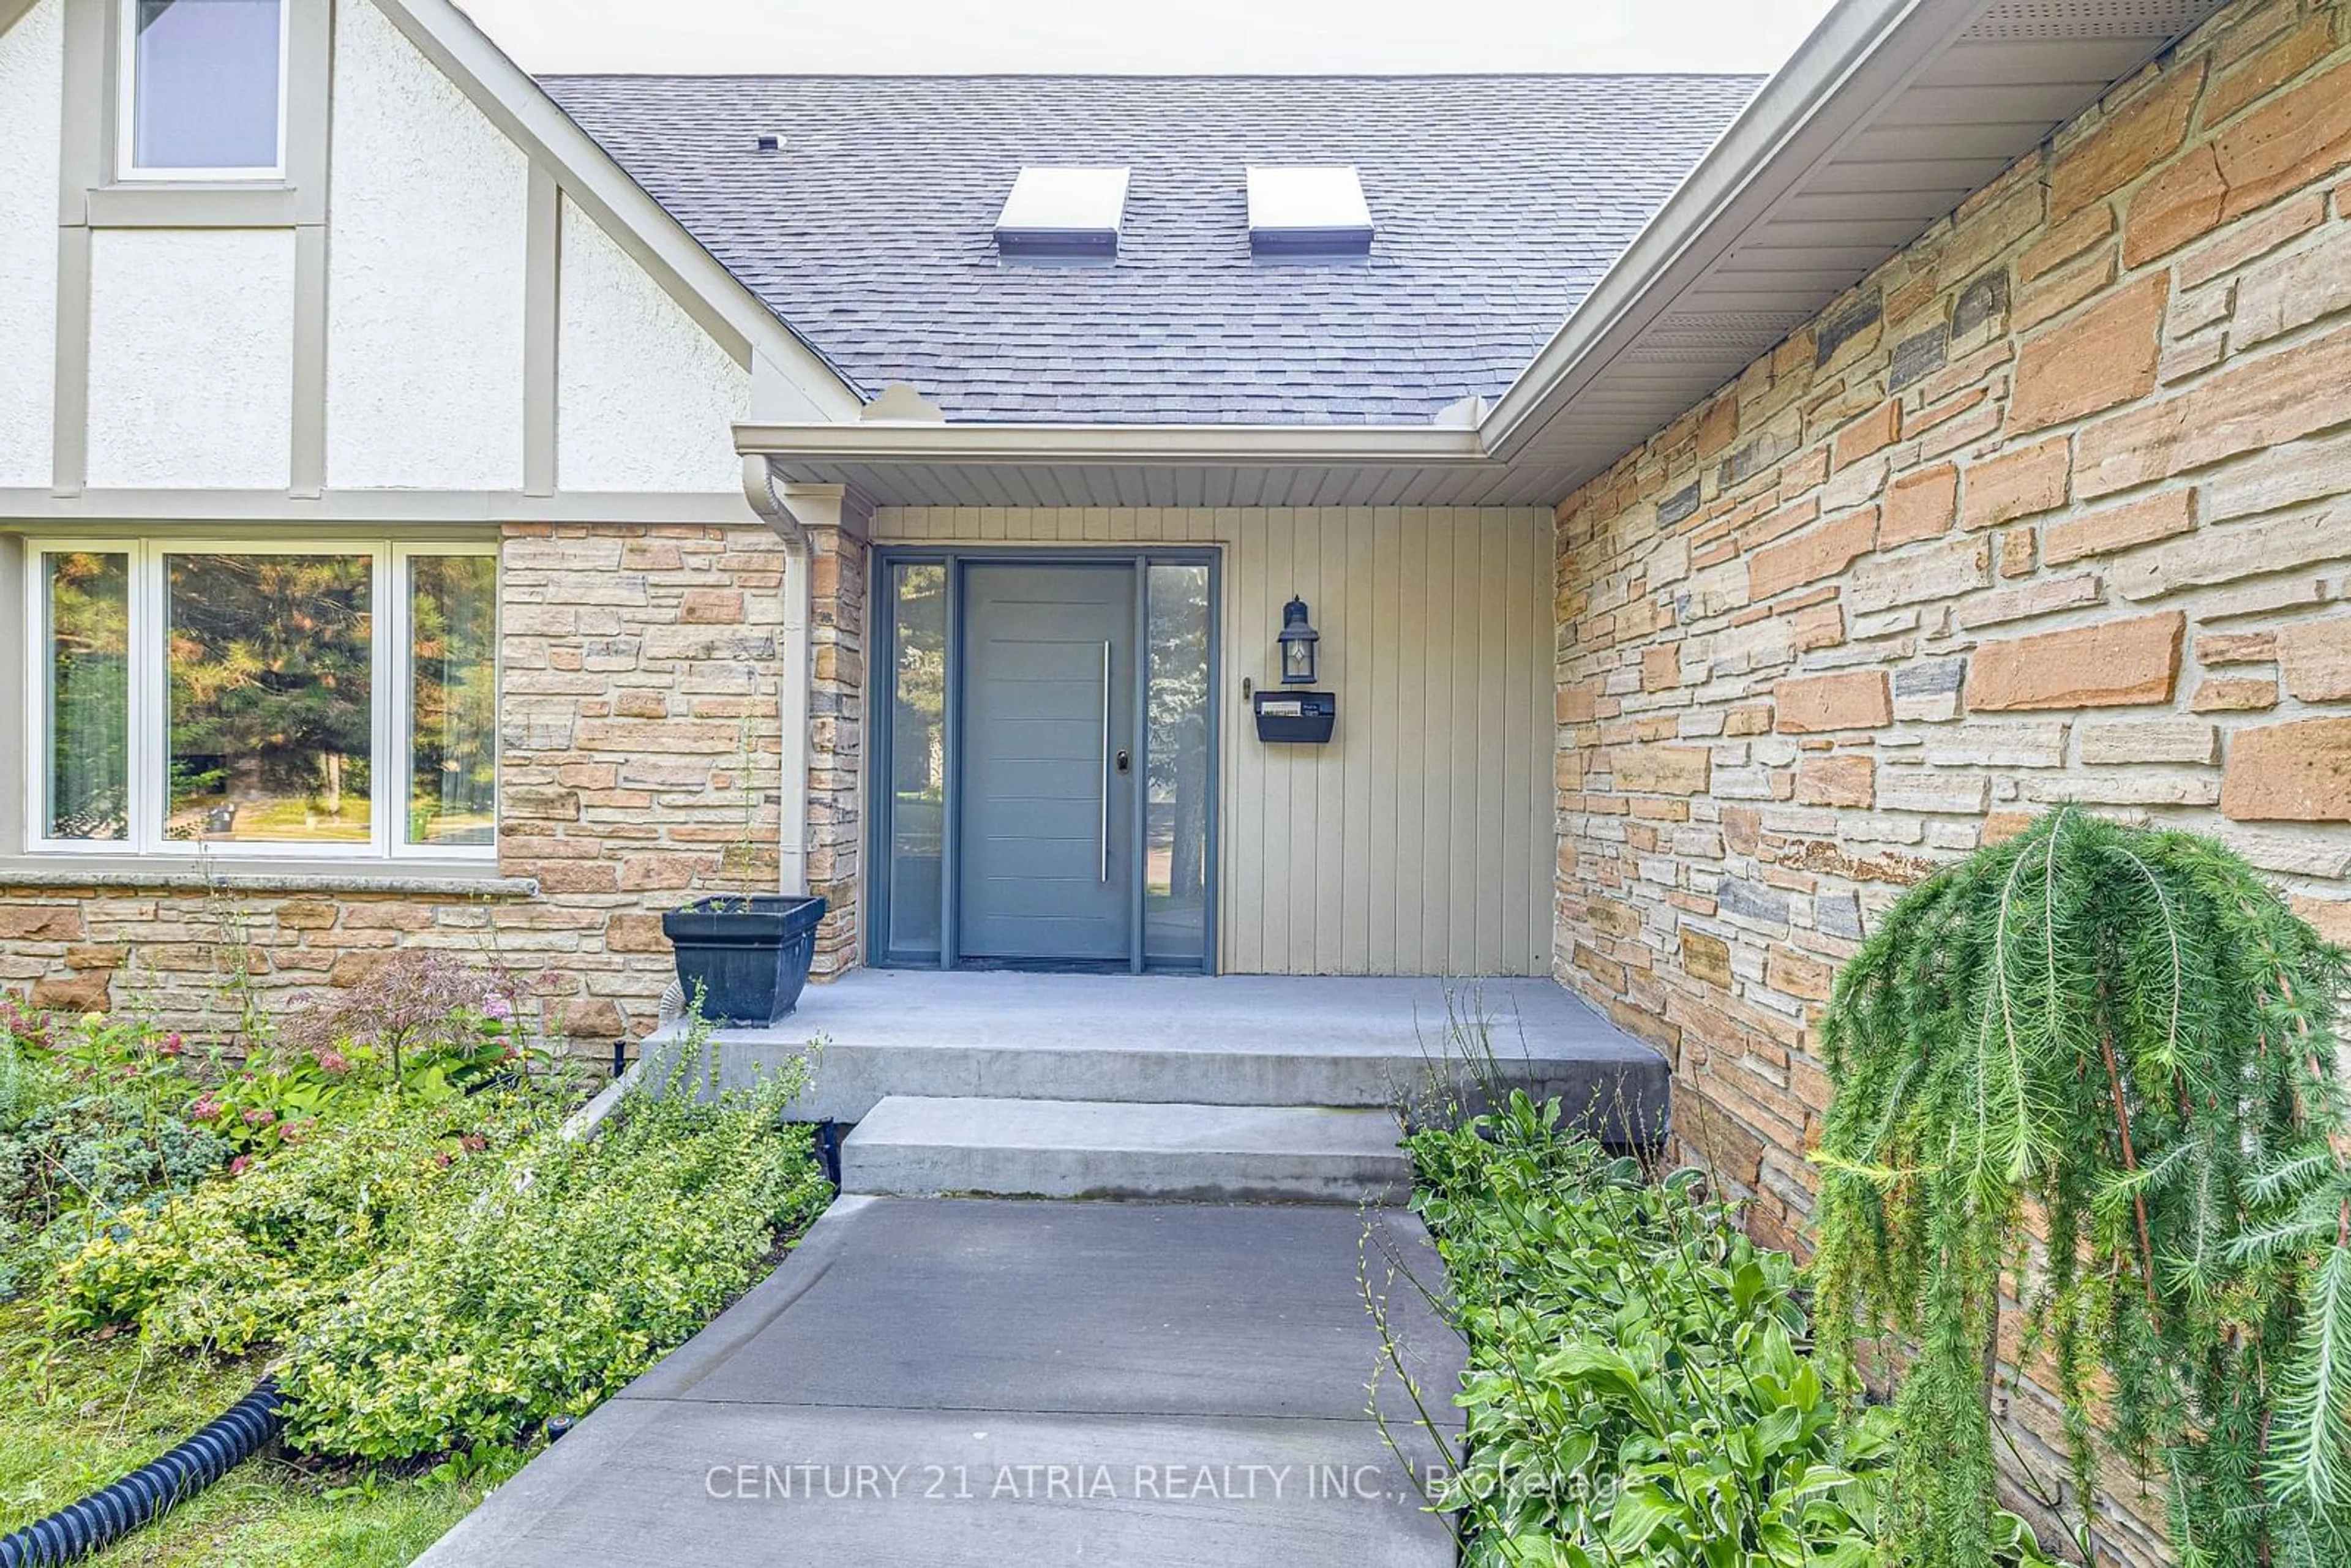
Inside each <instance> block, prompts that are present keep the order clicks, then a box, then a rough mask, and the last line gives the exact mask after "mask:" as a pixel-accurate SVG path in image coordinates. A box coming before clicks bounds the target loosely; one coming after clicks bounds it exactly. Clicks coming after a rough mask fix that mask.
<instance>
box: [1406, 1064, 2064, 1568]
mask: <svg viewBox="0 0 2351 1568" xmlns="http://www.w3.org/2000/svg"><path fill="white" fill-rule="evenodd" d="M1558 1120H1559V1107H1558V1105H1557V1104H1556V1103H1552V1104H1536V1103H1533V1102H1531V1101H1530V1100H1529V1099H1528V1098H1527V1097H1526V1096H1525V1095H1524V1094H1522V1093H1520V1094H1514V1095H1512V1096H1511V1097H1510V1100H1509V1101H1508V1103H1507V1104H1506V1105H1505V1107H1504V1108H1503V1109H1502V1110H1501V1111H1500V1112H1499V1113H1495V1114H1493V1115H1491V1116H1487V1117H1481V1118H1479V1119H1477V1120H1474V1121H1472V1122H1470V1123H1469V1124H1467V1125H1466V1126H1464V1127H1461V1128H1459V1129H1437V1130H1430V1131H1425V1132H1421V1133H1418V1134H1415V1135H1414V1136H1413V1138H1412V1140H1411V1148H1412V1152H1413V1155H1414V1159H1415V1163H1416V1167H1417V1169H1418V1173H1419V1179H1418V1182H1417V1184H1416V1197H1415V1200H1414V1201H1415V1206H1416V1207H1417V1208H1418V1209H1419V1211H1420V1213H1421V1214H1422V1216H1423V1217H1424V1218H1426V1220H1427V1222H1428V1225H1429V1228H1430V1230H1431V1232H1432V1233H1433V1235H1434V1236H1435V1238H1436V1240H1437V1248H1438V1250H1439V1252H1440V1253H1441V1255H1442V1256H1443V1258H1444V1260H1445V1264H1446V1274H1447V1282H1448V1292H1447V1300H1449V1301H1450V1302H1451V1303H1452V1305H1453V1309H1454V1311H1455V1312H1456V1313H1457V1314H1458V1322H1459V1325H1460V1327H1461V1329H1462V1331H1463V1333H1464V1335H1465V1337H1466V1338H1467V1339H1468V1348H1469V1365H1468V1375H1467V1378H1466V1380H1465V1383H1464V1385H1463V1389H1462V1392H1461V1394H1460V1396H1459V1399H1458V1403H1459V1404H1460V1405H1461V1406H1463V1407H1464V1409H1465V1410H1466V1412H1467V1424H1468V1426H1467V1434H1466V1436H1467V1452H1466V1457H1465V1458H1463V1459H1462V1461H1461V1462H1460V1464H1459V1465H1458V1468H1457V1469H1452V1470H1451V1472H1450V1474H1449V1476H1448V1478H1447V1482H1446V1485H1445V1487H1444V1489H1443V1491H1442V1494H1441V1495H1440V1496H1439V1497H1438V1499H1437V1501H1438V1503H1439V1504H1440V1506H1443V1507H1445V1508H1447V1509H1448V1510H1458V1511H1460V1515H1461V1518H1462V1520H1463V1521H1464V1523H1465V1524H1466V1526H1467V1532H1468V1561H1469V1562H1471V1563H1475V1564H1479V1565H1509V1568H1520V1565H1531V1568H1554V1565H1556V1568H1724V1565H1735V1568H1869V1565H1872V1564H1875V1563H1877V1562H1878V1561H1879V1559H1878V1557H1877V1555H1876V1547H1877V1541H1878V1534H1879V1514H1880V1510H1881V1506H1882V1501H1883V1497H1884V1493H1885V1490H1886V1480H1887V1479H1888V1472H1887V1469H1886V1465H1887V1462H1888V1458H1889V1457H1890V1454H1891V1452H1892V1448H1893V1433H1892V1427H1891V1422H1890V1419H1889V1417H1888V1415H1887V1413H1886V1412H1885V1411H1883V1410H1865V1409H1864V1408H1863V1407H1862V1406H1861V1405H1860V1403H1859V1402H1858V1400H1856V1399H1855V1398H1853V1397H1852V1396H1851V1395H1850V1394H1849V1393H1848V1392H1847V1391H1845V1390H1844V1389H1840V1388H1838V1387H1836V1386H1834V1385H1832V1384H1831V1383H1829V1382H1827V1381H1825V1380H1824V1379H1823V1376H1822V1375H1821V1372H1820V1369H1819V1368H1818V1367H1817V1366H1815V1364H1813V1360H1812V1358H1811V1357H1810V1355H1809V1354H1807V1350H1806V1347H1805V1343H1804V1342H1805V1338H1806V1335H1807V1333H1808V1318H1807V1313H1806V1312H1805V1310H1804V1307H1803V1304H1802V1300H1801V1298H1800V1297H1799V1295H1798V1293H1797V1289H1796V1283H1797V1274H1796V1270H1795V1266H1794V1264H1793V1263H1792V1260H1790V1259H1789V1258H1788V1257H1787V1256H1786V1255H1784V1254H1782V1253H1779V1252H1775V1251H1772V1250H1771V1249H1767V1248H1762V1247H1759V1246H1757V1245H1756V1244H1755V1243H1754V1242H1753V1241H1752V1240H1751V1239H1749V1237H1748V1236H1747V1235H1746V1234H1745V1233H1744V1232H1743V1231H1742V1230H1741V1229H1740V1228H1739V1225H1738V1223H1737V1212H1736V1210H1735V1208H1733V1207H1732V1206H1730V1205H1729V1204H1726V1203H1722V1202H1719V1201H1717V1200H1716V1199H1715V1198H1714V1197H1711V1196H1710V1195H1709V1192H1708V1183H1707V1181H1706V1179H1705V1177H1704V1176H1703V1175H1702V1173H1699V1172H1698V1171H1691V1170H1684V1171H1678V1172H1676V1173H1674V1174H1673V1175H1671V1176H1667V1178H1666V1179H1665V1180H1663V1181H1661V1182H1656V1181H1651V1180H1649V1179H1647V1176H1646V1173H1645V1172H1644V1171H1643V1169H1642V1167H1641V1166H1640V1165H1639V1164H1638V1163H1637V1162H1636V1161H1634V1160H1631V1159H1625V1158H1617V1157H1612V1156H1611V1155H1609V1154H1608V1153H1607V1152H1606V1151H1605V1150H1604V1149H1603V1148H1602V1147H1601V1146H1600V1145H1597V1144H1594V1143H1592V1142H1590V1141H1589V1140H1587V1139H1584V1138H1582V1137H1579V1136H1576V1135H1574V1134H1571V1133H1564V1132H1562V1131H1561V1130H1559V1127H1558ZM1988 1523H1989V1524H1990V1525H1991V1528H1992V1529H1993V1530H1994V1531H1995V1532H1996V1533H1997V1536H1998V1539H1999V1540H2000V1541H2001V1543H2002V1544H2003V1546H2004V1548H2005V1550H2006V1553H2007V1556H2008V1559H2009V1560H2010V1561H2011V1562H2022V1563H2043V1562H2045V1561H2046V1560H2045V1559H2043V1558H2042V1557H2041V1556H2040V1555H2039V1554H2038V1553H2037V1552H2036V1551H2035V1550H2034V1549H2033V1547H2032V1542H2031V1540H2030V1538H2029V1536H2027V1534H2026V1533H2025V1531H2024V1530H2023V1528H2022V1525H2021V1524H2020V1523H2019V1522H2018V1521H2016V1520H2015V1519H2013V1518H2011V1517H2009V1516H2006V1515H1999V1516H1996V1517H1993V1518H1991V1519H1990V1520H1988Z"/></svg>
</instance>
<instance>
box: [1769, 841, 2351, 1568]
mask: <svg viewBox="0 0 2351 1568" xmlns="http://www.w3.org/2000/svg"><path fill="white" fill-rule="evenodd" d="M2346 990H2351V956H2346V954H2344V953H2343V952H2341V951H2340V950H2338V949H2336V948H2335V947H2333V946H2330V945H2328V944H2327V943H2326V942H2325V941H2324V940H2323V939H2322V938H2321V937H2320V936H2319V935H2318V933H2316V932H2315V931H2314V930H2313V929H2312V928H2311V927H2310V926H2309V925H2305V924H2304V922H2303V921H2302V920H2300V919H2299V918H2297V917H2296V916H2295V915H2294V912H2293V910H2292V909H2291V908H2290V907H2289V906H2288V904H2287V903H2286V901H2285V900H2284V899H2283V897H2282V896H2281V895H2280V894H2279V893H2278V892H2277V890H2276V889H2274V888H2273V887H2272V886H2270V885H2269V884H2268V883H2267V882H2265V881H2264V880H2263V879H2262V877H2261V876H2260V875H2259V874H2258V873H2256V872H2255V871H2254V870H2253V868H2252V866H2251V865H2249V864H2247V863H2246V862H2245V861H2243V860H2242V859H2241V858H2240V857H2239V856H2238V855H2236V854H2235V853H2233V852H2231V851H2230V850H2228V849H2227V848H2226V847H2225V846H2223V845H2221V844H2220V843H2218V842H2215V841H2212V840H2210V839H2207V838H2203V837H2199V835H2196V834H2192V833H2183V832H2176V831H2154V830H2145V829H2137V828H2131V827H2127V826H2124V825H2122V824H2118V823H2114V822H2108V821H2103V820H2101V819H2099V818H2096V817H2094V816H2090V815H2087V814H2085V813H2084V812H2081V811H2078V810H2071V809H2063V810H2058V811H2055V812H2053V813H2052V814H2050V815H2049V816H2047V817H2045V818H2043V820H2042V821H2040V822H2039V823H2038V824H2036V825H2035V826H2034V827H2033V828H2032V830H2031V831H2028V832H2025V833H2023V834H2022V835H2020V836H2018V837H2016V838H2014V839H2011V840H2009V841H2006V842H2004V843H2001V844H1998V845H1994V846H1991V847H1989V848H1986V849H1984V850H1981V851H1980V852H1977V853H1975V854H1973V855H1971V856H1970V857H1969V858H1968V859H1966V860H1964V861H1961V862H1958V863H1956V864H1954V865H1952V866H1950V867H1949V868H1947V869H1945V870H1944V871H1942V872H1940V873H1938V874H1937V875H1935V876H1934V877H1932V878H1930V879H1928V881H1926V882H1924V883H1920V884H1919V885H1918V886H1917V887H1916V888H1913V889H1912V890H1911V891H1910V892H1909V893H1908V894H1906V895H1904V897H1903V899H1902V901H1901V902H1900V903H1899V904H1896V905H1895V907H1894V908H1893V909H1892V910H1891V911H1890V912H1889V913H1888V914H1887V915H1886V917H1885V919H1884V920H1883V921H1882V922H1881V923H1880V925H1879V926H1878V929H1877V931H1876V933H1875V934H1874V935H1873V936H1871V937H1870V939H1869V940H1868V942H1866V943H1865V944H1864V945H1863V946H1862V948H1861V950H1860V952H1859V953H1857V954H1856V955H1855V956H1854V957H1853V959H1852V960H1851V961H1850V962H1849V963H1847V964H1846V965H1845V967H1844V970H1843V971H1842V972H1841V973H1840V974H1839V975H1838V977H1837V982H1836V987H1835V990H1834V996H1833V998H1832V1000H1831V1002H1830V1005H1829V1008H1828V1010H1827V1013H1826V1014H1825V1016H1824V1017H1823V1020H1822V1027H1821V1040H1822V1046H1823V1060H1824V1061H1825V1062H1826V1064H1827V1066H1828V1070H1829V1076H1830V1080H1831V1082H1833V1083H1834V1085H1835V1090H1836V1092H1835V1095H1834V1099H1833V1101H1832V1102H1831V1103H1830V1106H1829V1109H1828V1111H1827V1113H1826V1114H1825V1116H1824V1117H1823V1123H1822V1131H1821V1147H1820V1151H1819V1154H1818V1155H1816V1156H1815V1157H1816V1159H1817V1160H1818V1162H1819V1163H1820V1165H1821V1166H1822V1168H1823V1180H1822V1187H1821V1199H1820V1204H1819V1207H1818V1209H1817V1211H1816V1213H1815V1216H1814V1223H1815V1226H1816V1228H1817V1232H1818V1236H1819V1241H1820V1251H1819V1255H1818V1259H1817V1260H1816V1264H1815V1276H1816V1278H1817V1279H1818V1281H1819V1282H1820V1290H1821V1297H1822V1302H1823V1310H1822V1314H1821V1321H1822V1331H1823V1332H1822V1338H1823V1342H1824V1345H1825V1347H1826V1349H1827V1350H1828V1352H1829V1353H1830V1354H1831V1355H1832V1357H1833V1358H1834V1357H1842V1356H1843V1355H1844V1354H1845V1353H1846V1351H1847V1350H1848V1348H1849V1347H1850V1345H1851V1343H1852V1342H1853V1340H1854V1339H1855V1335H1856V1334H1862V1335H1870V1334H1886V1333H1896V1334H1899V1335H1901V1336H1902V1337H1903V1338H1905V1339H1907V1340H1908V1341H1909V1342H1910V1343H1912V1344H1913V1345H1915V1347H1916V1352H1917V1354H1916V1356H1915V1358H1914V1359H1913V1360H1912V1361H1911V1362H1910V1363H1909V1364H1908V1365H1907V1366H1906V1367H1905V1368H1904V1369H1903V1376H1902V1385H1901V1389H1900V1392H1899V1394H1898V1396H1897V1398H1896V1409H1897V1410H1898V1411H1899V1412H1900V1415H1901V1417H1902V1440H1901V1444H1900V1448H1901V1463H1900V1465H1899V1466H1898V1467H1897V1469H1898V1474H1899V1476H1900V1483H1899V1485H1898V1487H1897V1490H1896V1502H1897V1505H1898V1506H1897V1507H1896V1510H1895V1511H1894V1524H1895V1529H1893V1530H1892V1531H1889V1535H1890V1536H1892V1537H1895V1538H1897V1540H1898V1543H1899V1545H1900V1546H1901V1548H1902V1550H1903V1552H1904V1553H1905V1557H1904V1560H1905V1561H1907V1562H1917V1563H1921V1564H1925V1565H1927V1568H1980V1564H1982V1563H1985V1562H1987V1561H1989V1560H1990V1556H1991V1548H1990V1547H1989V1546H1988V1544H1987V1543H1986V1542H1985V1540H1984V1538H1983V1520H1984V1517H1985V1511H1986V1508H1987V1506H1988V1503H1989V1500H1990V1499H1991V1496H1992V1495H1993V1488H1994V1485H1995V1484H1996V1471H1995V1465H1994V1448H1993V1434H1992V1427H1991V1414H1992V1400H1993V1397H1994V1390H1993V1388H1992V1386H1991V1371H1992V1365H1991V1355H1990V1354H1989V1353H1988V1347H1991V1346H1994V1345H1996V1344H1999V1343H2002V1342H2003V1340H2005V1339H2007V1338H2009V1337H2011V1335H2012V1336H2013V1337H2014V1338H2015V1339H2016V1340H2019V1341H2021V1342H2022V1345H2023V1347H2024V1351H2025V1354H2026V1355H2027V1356H2028V1357H2029V1356H2031V1355H2032V1354H2034V1353H2036V1352H2039V1351H2044V1350H2045V1351H2046V1353H2047V1354H2048V1359H2049V1361H2050V1363H2051V1364H2053V1369H2054V1373H2055V1377H2054V1380H2053V1381H2054V1382H2055V1384H2056V1392H2057V1393H2058V1395H2059V1396H2060V1398H2061V1402H2062V1405H2063V1406H2064V1425H2065V1433H2066V1437H2067V1438H2068V1440H2069V1442H2068V1446H2069V1447H2070V1448H2071V1449H2072V1456H2071V1457H2072V1459H2073V1469H2074V1478H2073V1479H2074V1494H2075V1497H2076V1498H2077V1499H2079V1498H2085V1497H2088V1496H2090V1495H2092V1494H2093V1493H2094V1491H2095V1488H2096V1486H2097V1484H2098V1458H2099V1448H2100V1442H2099V1439H2101V1438H2104V1439H2107V1440H2110V1441H2111V1442H2112V1444H2113V1446H2114V1448H2116V1449H2118V1450H2119V1451H2120V1452H2121V1453H2123V1454H2124V1455H2126V1456H2127V1457H2128V1458H2130V1459H2132V1460H2134V1461H2136V1463H2137V1468H2138V1469H2140V1471H2141V1473H2142V1474H2143V1475H2145V1476H2147V1477H2148V1478H2150V1479H2151V1482H2152V1484H2153V1485H2156V1486H2161V1487H2163V1488H2164V1489H2165V1490H2166V1491H2167V1493H2168V1497H2167V1502H2168V1508H2167V1514H2168V1521H2169V1524H2170V1529H2171V1534H2172V1540H2173V1546H2174V1549H2175V1552H2176V1554H2177V1556H2178V1557H2179V1561H2180V1562H2182V1563H2189V1564H2228V1565H2234V1564H2239V1563H2246V1564H2251V1563H2279V1564H2285V1563H2346V1562H2351V1158H2346V1155H2351V1116H2346V1111H2345V1105H2344V1085H2343V1082H2342V1073H2341V1070H2340V1067H2339V1065H2338V1061H2337V1050H2338V1047H2339V1045H2340V1043H2341V1040H2342V1038H2343V1037H2342V1034H2341V1032H2340V1029H2339V1025H2338V1019H2339V1014H2340V1003H2339V1001H2338V998H2341V997H2342V996H2343V995H2344V994H2345V993H2346ZM2044 1243H2045V1245H2044ZM2003 1319H2005V1322H2006V1324H2007V1327H2006V1328H2005V1329H2003V1327H2002V1321H2003ZM2075 1528H2076V1529H2077V1530H2078V1531H2083V1532H2084V1533H2085V1535H2086V1533H2087V1530H2088V1521H2087V1520H2086V1519H2085V1518H2082V1517H2081V1516H2078V1515H2077V1516H2076V1521H2075Z"/></svg>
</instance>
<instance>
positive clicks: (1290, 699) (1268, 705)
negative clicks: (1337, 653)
mask: <svg viewBox="0 0 2351 1568" xmlns="http://www.w3.org/2000/svg"><path fill="white" fill-rule="evenodd" d="M1338 722H1339V696H1338V694H1337V693H1335V692H1301V691H1292V690H1282V691H1271V692H1259V693H1258V694H1257V737H1258V738H1259V740H1264V741H1276V742H1286V743H1291V744H1297V743H1303V744H1305V745H1308V746H1327V745H1329V744H1330V741H1331V728H1332V726H1333V725H1335V724H1337V723H1338Z"/></svg>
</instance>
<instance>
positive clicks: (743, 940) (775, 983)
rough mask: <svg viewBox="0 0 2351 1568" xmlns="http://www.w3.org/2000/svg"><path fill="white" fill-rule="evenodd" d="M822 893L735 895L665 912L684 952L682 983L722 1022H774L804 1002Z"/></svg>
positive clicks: (666, 924)
mask: <svg viewBox="0 0 2351 1568" xmlns="http://www.w3.org/2000/svg"><path fill="white" fill-rule="evenodd" d="M824 909H825V903H824V900H823V899H822V898H820V897H815V896H803V895H799V894H780V893H751V894H726V895H723V896H720V897H716V898H704V899H697V900H696V901H695V902H694V903H692V904H686V905H684V907H682V908H678V909H673V910H671V911H669V912H668V913H667V914H665V915H663V916H662V935H663V936H666V937H668V938H669V941H670V946H672V947H674V948H675V949H676V950H677V983H678V984H679V985H681V986H683V987H684V988H685V994H686V997H687V998H688V999H689V1000H691V1001H694V1002H695V1003H696V1004H697V1006H698V1007H699V1009H700V1011H701V1013H702V1016H703V1017H705V1018H706V1019H710V1020H711V1021H712V1022H714V1023H735V1024H768V1023H773V1022H775V1021H776V1020H777V1019H780V1018H782V1017H784V1016H785V1015H786V1014H788V1013H789V1012H790V1011H791V1010H792V1009H793V1008H795V1007H797V1006H799V999H800V989H801V988H802V987H804V986H806V985H807V984H808V976H809V963H810V960H811V959H812V958H814V957H815V956H816V926H817V922H818V921H820V920H821V919H823V918H824Z"/></svg>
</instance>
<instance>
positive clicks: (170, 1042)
mask: <svg viewBox="0 0 2351 1568" xmlns="http://www.w3.org/2000/svg"><path fill="white" fill-rule="evenodd" d="M155 1049H156V1050H158V1051H162V1053H163V1054H164V1055H165V1056H178V1055H180V1054H181V1053H182V1052H183V1051H186V1050H187V1049H188V1048H187V1047H186V1045H184V1044H183V1043H182V1042H181V1040H180V1037H179V1036H178V1035H177V1034H176V1033H174V1034H167V1035H165V1036H164V1037H163V1043H162V1044H161V1045H159V1046H157V1047H156V1048H155Z"/></svg>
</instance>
